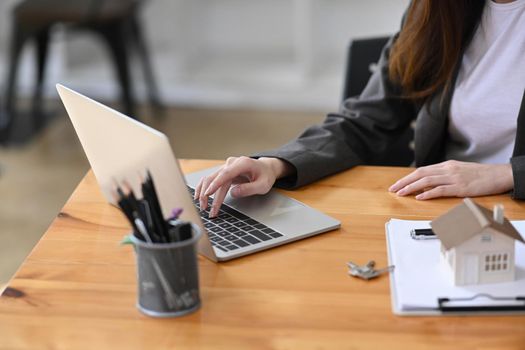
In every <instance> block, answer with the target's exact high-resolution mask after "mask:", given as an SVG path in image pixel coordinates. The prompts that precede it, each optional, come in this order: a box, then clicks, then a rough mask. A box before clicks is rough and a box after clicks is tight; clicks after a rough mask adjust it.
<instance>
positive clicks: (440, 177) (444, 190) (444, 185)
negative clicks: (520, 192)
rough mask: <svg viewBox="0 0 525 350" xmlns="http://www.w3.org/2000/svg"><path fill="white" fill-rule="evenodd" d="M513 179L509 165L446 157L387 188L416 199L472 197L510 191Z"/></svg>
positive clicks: (399, 194) (418, 169)
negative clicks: (445, 159)
mask: <svg viewBox="0 0 525 350" xmlns="http://www.w3.org/2000/svg"><path fill="white" fill-rule="evenodd" d="M513 187H514V178H513V175H512V168H511V165H510V164H479V163H468V162H459V161H455V160H449V161H446V162H443V163H439V164H434V165H429V166H424V167H421V168H417V169H416V170H414V171H413V172H412V173H410V174H408V175H407V176H405V177H403V178H402V179H400V180H398V181H397V182H396V183H395V184H393V185H392V186H391V187H390V188H389V189H388V190H389V191H390V192H395V193H396V194H397V195H398V196H406V195H409V194H415V193H417V195H416V199H418V200H425V199H431V198H438V197H475V196H485V195H490V194H498V193H503V192H507V191H510V190H511V189H512V188H513Z"/></svg>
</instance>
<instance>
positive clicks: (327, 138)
mask: <svg viewBox="0 0 525 350" xmlns="http://www.w3.org/2000/svg"><path fill="white" fill-rule="evenodd" d="M395 39H396V37H393V38H392V39H391V40H390V41H389V43H388V44H387V45H386V46H385V48H384V49H383V52H382V54H381V58H380V60H379V64H378V69H377V70H376V72H375V73H374V74H373V75H372V77H371V78H370V81H369V82H368V84H367V86H366V87H365V89H364V91H363V93H362V94H361V95H360V96H359V97H355V98H349V99H347V100H345V101H344V102H343V103H342V106H341V109H340V111H339V113H331V114H328V116H327V117H326V119H325V121H324V122H323V123H322V124H321V125H315V126H312V127H310V128H308V129H306V130H305V131H304V132H303V133H302V134H301V135H300V136H299V137H298V138H297V139H296V140H293V141H291V142H289V143H288V144H286V145H284V146H282V147H281V148H278V149H276V150H272V151H267V152H261V153H259V154H257V155H256V156H257V157H263V156H264V157H276V158H280V159H282V160H285V161H287V162H289V163H290V164H292V165H293V166H294V167H295V169H296V172H295V175H294V176H290V177H288V178H285V179H281V180H279V181H278V182H277V183H276V186H277V187H281V188H286V189H293V188H297V187H300V186H304V185H307V184H309V183H311V182H313V181H316V180H318V179H321V178H323V177H325V176H328V175H331V174H334V173H337V172H340V171H343V170H346V169H350V168H352V167H354V166H356V165H392V164H400V163H402V160H403V159H407V157H406V156H407V154H406V152H405V153H400V152H399V151H394V149H397V148H399V147H398V144H399V142H400V140H402V139H406V135H407V134H408V133H410V132H411V128H414V132H413V134H414V144H413V148H414V152H413V154H412V156H411V160H412V162H413V161H415V165H416V166H418V167H419V166H424V165H429V164H435V163H439V162H442V161H444V160H446V159H445V145H446V143H447V137H448V132H447V127H448V115H449V111H450V103H451V100H452V95H453V93H454V91H453V90H454V89H449V90H450V91H449V92H448V93H444V92H443V91H441V92H439V93H437V94H435V96H433V97H432V98H429V99H428V100H427V101H426V102H425V103H424V104H419V105H418V104H417V103H415V102H414V101H412V100H408V99H402V98H400V97H399V96H400V95H401V89H400V87H399V86H398V85H396V84H394V83H393V82H392V81H391V80H390V79H389V76H388V58H389V52H390V48H391V46H392V43H393V42H394V40H395ZM460 64H461V62H458V63H457V64H456V69H455V73H454V78H453V79H454V80H453V81H452V85H451V86H455V80H456V78H457V74H458V72H459V67H460ZM414 121H415V123H414ZM406 150H407V151H408V148H406ZM412 162H410V161H409V162H408V163H407V164H405V165H409V164H410V163H412ZM510 163H511V164H512V170H513V175H514V190H513V191H512V196H513V197H514V198H516V199H525V92H524V98H523V99H522V101H521V108H520V112H519V115H518V122H517V132H516V145H515V147H514V152H513V156H512V158H511V159H510Z"/></svg>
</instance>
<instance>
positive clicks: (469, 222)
mask: <svg viewBox="0 0 525 350" xmlns="http://www.w3.org/2000/svg"><path fill="white" fill-rule="evenodd" d="M430 225H431V226H432V231H434V233H435V234H436V236H437V237H438V238H439V239H440V240H441V257H442V260H443V262H444V264H446V265H447V266H448V267H449V269H450V271H451V272H452V277H453V281H454V284H455V285H458V286H459V285H468V284H482V283H500V282H508V281H513V280H514V274H515V257H514V251H515V250H514V244H515V241H521V242H523V243H525V241H523V238H522V237H521V235H520V234H519V233H518V231H516V229H515V228H514V226H512V224H511V223H510V222H509V220H507V219H506V218H505V217H504V215H503V207H502V206H501V205H496V206H495V207H494V211H491V210H489V209H486V208H484V207H482V206H479V205H477V204H476V203H474V202H473V201H472V200H471V199H469V198H466V199H464V200H463V203H462V204H460V205H458V206H456V207H454V208H452V209H451V210H450V211H448V212H447V213H445V214H443V215H442V216H440V217H438V218H437V219H435V220H434V221H432V222H431V224H430Z"/></svg>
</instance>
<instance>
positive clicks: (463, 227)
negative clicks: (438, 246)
mask: <svg viewBox="0 0 525 350" xmlns="http://www.w3.org/2000/svg"><path fill="white" fill-rule="evenodd" d="M503 220H504V221H503V224H500V223H498V222H496V221H494V218H493V212H492V210H489V209H487V208H484V207H482V206H480V205H478V204H476V203H474V201H472V200H471V199H470V198H465V199H464V200H463V203H461V204H459V205H457V206H455V207H454V208H452V209H451V210H449V211H448V212H446V213H445V214H443V215H441V216H439V217H438V218H436V219H435V220H434V221H432V222H431V223H430V226H432V231H434V233H435V234H436V236H437V237H438V238H439V239H440V240H441V243H442V244H443V246H444V247H445V248H446V249H447V250H448V249H451V248H454V247H457V246H458V245H460V244H461V243H463V242H465V241H467V240H469V239H470V238H472V237H474V236H475V235H477V234H478V233H481V231H483V230H484V229H485V228H488V227H490V228H492V229H494V230H496V231H498V232H499V233H501V234H503V235H505V236H509V237H511V238H513V239H515V240H517V241H520V242H523V243H525V241H524V240H523V238H522V237H521V235H520V234H519V232H518V231H516V229H515V228H514V226H512V224H511V223H510V221H509V220H507V219H506V218H503Z"/></svg>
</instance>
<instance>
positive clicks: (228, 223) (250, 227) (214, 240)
mask: <svg viewBox="0 0 525 350" xmlns="http://www.w3.org/2000/svg"><path fill="white" fill-rule="evenodd" d="M188 190H189V191H190V193H191V196H192V198H193V196H194V194H195V190H194V189H193V188H191V187H188ZM212 202H213V198H208V209H206V210H199V213H200V215H201V218H202V221H203V222H204V226H205V227H206V229H207V230H208V237H209V238H210V242H211V244H212V245H213V246H214V247H216V248H218V249H220V250H222V251H223V252H229V251H233V250H236V249H239V248H244V247H247V246H250V245H255V244H259V243H261V242H266V241H269V240H271V239H274V238H279V237H282V236H283V235H282V234H280V233H279V232H276V231H275V230H272V229H271V228H269V227H268V226H266V225H264V224H261V223H260V222H259V221H257V220H254V219H252V218H250V217H248V216H246V215H244V214H242V213H240V212H239V211H237V210H235V209H233V208H232V207H230V206H228V205H226V204H223V205H222V206H221V209H220V210H219V213H218V215H217V216H216V217H215V218H209V217H208V214H209V212H210V207H211V204H212ZM194 203H195V206H196V207H197V209H199V200H198V199H197V200H194Z"/></svg>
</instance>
